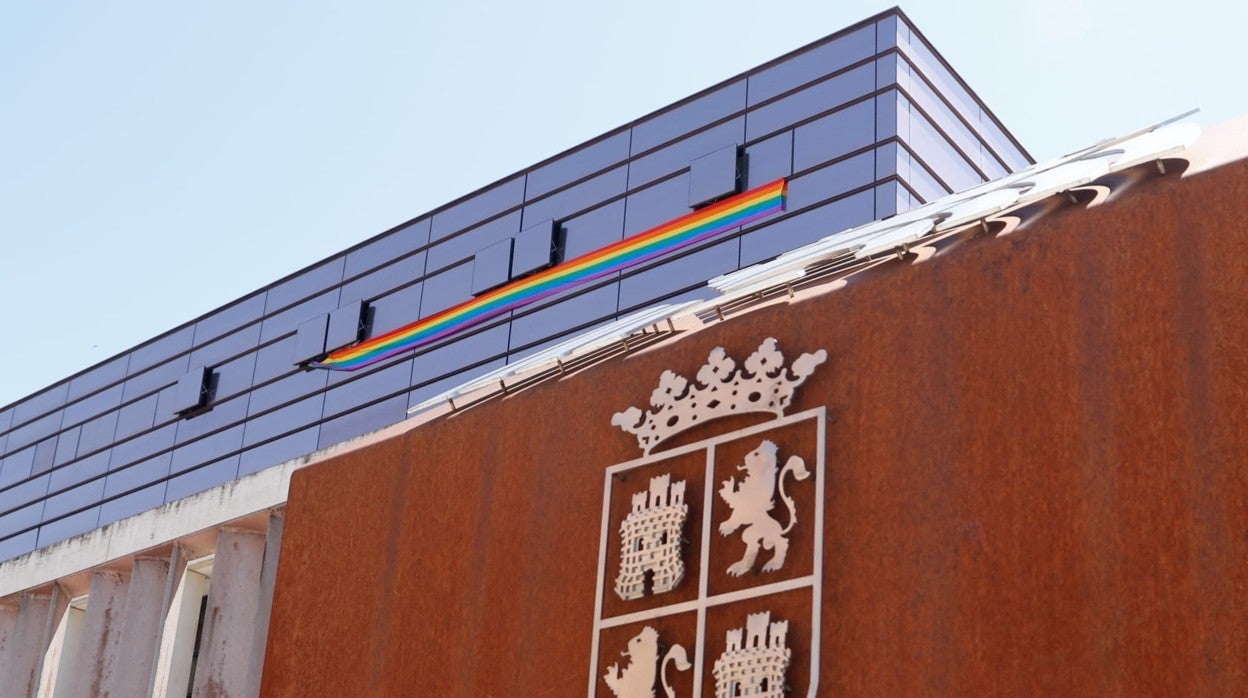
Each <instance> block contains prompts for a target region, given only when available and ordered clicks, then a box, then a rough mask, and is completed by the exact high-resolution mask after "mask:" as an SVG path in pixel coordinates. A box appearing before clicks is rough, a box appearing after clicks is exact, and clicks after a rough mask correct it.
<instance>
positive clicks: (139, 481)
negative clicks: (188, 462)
mask: <svg viewBox="0 0 1248 698" xmlns="http://www.w3.org/2000/svg"><path fill="white" fill-rule="evenodd" d="M171 458H172V454H170V453H162V454H160V455H158V456H155V457H154V458H148V459H147V460H145V461H140V462H138V463H135V464H134V465H128V466H126V467H124V468H122V469H120V470H113V471H110V472H109V473H108V477H106V478H105V479H104V496H105V497H116V496H117V495H119V494H121V493H122V492H127V491H129V490H133V489H135V488H138V487H142V486H143V485H146V484H149V483H152V482H155V481H157V480H163V479H164V478H165V476H166V475H168V474H169V461H170V459H171ZM161 498H162V501H160V502H156V504H154V505H152V506H156V505H159V504H161V503H163V498H164V487H163V483H162V487H161Z"/></svg>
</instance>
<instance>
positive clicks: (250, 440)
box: [243, 394, 325, 447]
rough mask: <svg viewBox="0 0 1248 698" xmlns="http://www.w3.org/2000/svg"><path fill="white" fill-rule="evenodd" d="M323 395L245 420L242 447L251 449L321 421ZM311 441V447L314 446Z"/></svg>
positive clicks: (323, 402)
mask: <svg viewBox="0 0 1248 698" xmlns="http://www.w3.org/2000/svg"><path fill="white" fill-rule="evenodd" d="M324 404H325V395H324V394H317V395H313V396H311V397H308V398H304V399H302V400H300V401H299V402H296V403H294V404H291V405H287V406H285V407H283V408H281V409H279V410H274V411H272V412H269V413H268V414H265V415H261V416H259V417H252V418H251V419H249V420H247V424H246V426H245V428H244V430H243V446H244V447H251V446H253V445H255V444H257V443H259V442H261V441H266V440H268V439H271V438H273V437H275V436H278V435H279V434H285V433H288V432H292V431H295V430H297V429H302V428H304V427H307V426H309V425H313V424H316V423H317V422H319V421H321V408H322V407H323V406H324ZM315 445H316V444H315V439H313V446H315Z"/></svg>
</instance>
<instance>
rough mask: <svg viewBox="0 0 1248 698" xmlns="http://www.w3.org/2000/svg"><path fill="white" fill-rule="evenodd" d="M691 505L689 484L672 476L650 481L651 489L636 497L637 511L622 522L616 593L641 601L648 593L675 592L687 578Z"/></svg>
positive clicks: (632, 512) (634, 504) (625, 598)
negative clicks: (685, 539) (685, 545)
mask: <svg viewBox="0 0 1248 698" xmlns="http://www.w3.org/2000/svg"><path fill="white" fill-rule="evenodd" d="M688 515H689V505H688V504H685V481H684V480H681V481H680V482H672V476H671V475H670V474H668V475H660V476H658V477H653V478H650V489H649V490H646V491H642V492H637V493H635V494H633V508H632V511H630V512H629V513H628V516H626V517H625V518H624V520H623V521H621V522H620V573H619V575H617V576H616V578H615V593H616V595H618V596H619V597H620V598H621V599H624V600H625V601H628V600H629V599H639V598H641V597H642V596H644V595H645V594H646V592H647V586H648V587H649V589H648V591H649V592H650V593H651V594H662V593H663V592H666V591H671V590H672V589H674V588H675V587H676V585H677V584H680V580H682V579H684V577H685V562H684V560H683V559H682V558H681V543H682V541H681V535H682V532H683V529H684V527H685V518H686V517H687V516H688Z"/></svg>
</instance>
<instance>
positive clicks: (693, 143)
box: [628, 116, 745, 189]
mask: <svg viewBox="0 0 1248 698" xmlns="http://www.w3.org/2000/svg"><path fill="white" fill-rule="evenodd" d="M744 140H745V117H744V116H741V117H737V118H735V119H733V120H731V121H726V122H724V123H722V124H720V125H718V126H713V127H711V128H709V129H707V130H705V131H702V132H700V133H697V134H694V135H692V136H690V137H688V138H685V139H684V140H679V141H676V142H675V143H672V144H671V145H668V146H665V147H663V148H660V149H659V150H656V151H654V152H653V153H650V154H649V155H644V156H642V157H640V158H637V159H636V160H634V161H633V162H632V163H630V164H629V166H628V187H629V188H630V189H635V188H637V187H640V186H642V185H644V184H647V183H649V182H653V181H654V180H656V179H659V178H660V177H663V176H665V175H669V174H671V173H673V172H678V171H680V170H683V169H685V168H687V167H689V163H690V162H692V161H693V159H694V158H697V157H701V156H703V155H706V154H707V153H709V152H711V151H713V150H718V149H720V148H724V147H727V146H730V145H741V143H743V142H744Z"/></svg>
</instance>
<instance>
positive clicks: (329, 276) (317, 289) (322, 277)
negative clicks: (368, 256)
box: [264, 257, 346, 313]
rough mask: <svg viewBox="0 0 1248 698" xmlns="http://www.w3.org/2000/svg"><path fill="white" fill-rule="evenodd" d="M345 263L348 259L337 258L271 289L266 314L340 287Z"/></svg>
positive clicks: (265, 306) (265, 307) (267, 297)
mask: <svg viewBox="0 0 1248 698" xmlns="http://www.w3.org/2000/svg"><path fill="white" fill-rule="evenodd" d="M345 263H346V257H335V258H333V259H331V260H329V261H328V262H324V263H323V264H318V265H317V266H315V267H312V268H311V269H308V270H307V271H305V272H302V273H300V274H299V275H298V276H295V277H294V278H291V279H287V280H286V281H283V282H281V283H280V284H278V285H277V286H274V287H273V288H270V289H269V291H268V294H267V296H266V298H265V301H264V312H266V313H272V312H274V311H277V310H281V309H282V308H285V307H286V306H288V305H291V304H293V303H297V302H299V301H302V300H303V299H305V298H308V297H310V296H315V295H319V294H321V293H322V292H324V291H325V290H327V289H330V288H334V287H336V286H338V284H340V283H342V270H343V267H344V265H345Z"/></svg>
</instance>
